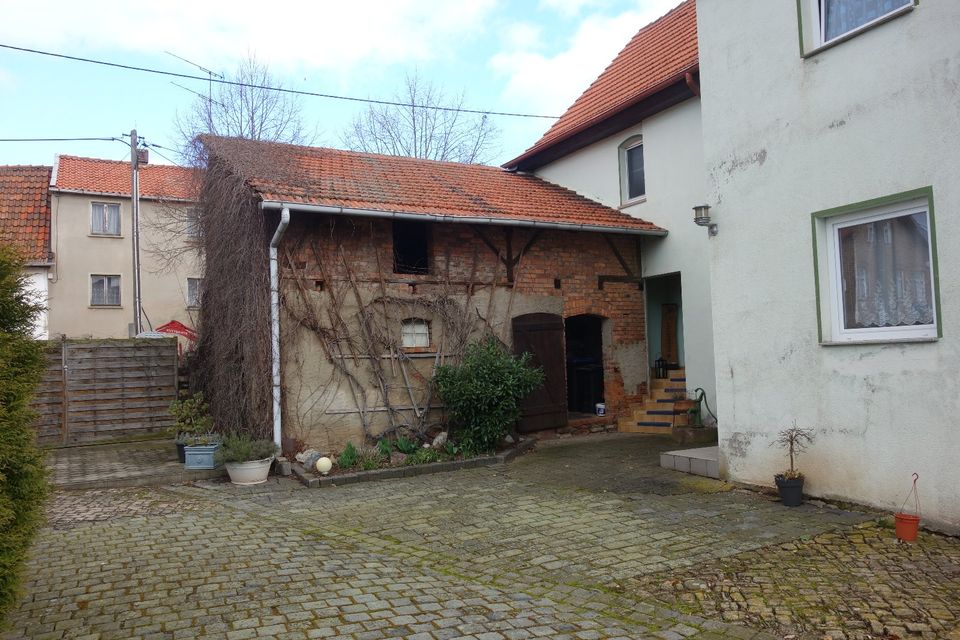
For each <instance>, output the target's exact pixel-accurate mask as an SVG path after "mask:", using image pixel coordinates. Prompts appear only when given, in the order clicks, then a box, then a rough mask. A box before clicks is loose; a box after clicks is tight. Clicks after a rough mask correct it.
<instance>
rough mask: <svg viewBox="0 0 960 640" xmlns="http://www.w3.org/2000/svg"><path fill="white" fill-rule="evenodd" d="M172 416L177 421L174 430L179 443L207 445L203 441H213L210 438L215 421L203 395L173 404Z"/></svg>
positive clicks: (183, 399) (179, 400) (176, 401)
mask: <svg viewBox="0 0 960 640" xmlns="http://www.w3.org/2000/svg"><path fill="white" fill-rule="evenodd" d="M170 415H172V416H173V418H174V420H176V423H175V424H174V425H173V428H174V430H175V431H176V438H177V441H178V442H183V443H186V444H206V443H205V442H201V441H202V440H204V439H206V440H210V439H211V438H210V437H209V436H210V432H211V431H212V430H213V419H212V418H211V417H210V414H209V407H208V406H207V403H206V401H205V400H204V399H203V394H202V393H198V394H196V395H193V396H187V397H183V398H180V399H178V400H174V401H173V402H171V403H170Z"/></svg>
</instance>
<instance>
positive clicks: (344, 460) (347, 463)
mask: <svg viewBox="0 0 960 640" xmlns="http://www.w3.org/2000/svg"><path fill="white" fill-rule="evenodd" d="M359 458H360V454H359V453H358V452H357V448H356V447H355V446H353V443H352V442H348V443H347V446H346V447H344V448H343V451H342V452H341V453H340V455H339V456H338V457H337V466H338V467H340V468H341V469H352V468H353V467H354V465H356V464H357V460H359Z"/></svg>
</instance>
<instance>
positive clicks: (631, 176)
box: [620, 136, 647, 204]
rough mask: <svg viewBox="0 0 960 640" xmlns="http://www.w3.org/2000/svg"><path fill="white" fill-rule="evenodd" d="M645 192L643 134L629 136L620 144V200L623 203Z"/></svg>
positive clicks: (640, 196) (635, 198)
mask: <svg viewBox="0 0 960 640" xmlns="http://www.w3.org/2000/svg"><path fill="white" fill-rule="evenodd" d="M646 194H647V185H646V180H645V178H644V173H643V136H631V137H630V138H627V139H626V140H624V141H623V143H622V144H621V145H620V200H621V202H623V203H624V204H626V203H628V202H632V201H635V200H640V199H642V198H643V197H644V196H645V195H646Z"/></svg>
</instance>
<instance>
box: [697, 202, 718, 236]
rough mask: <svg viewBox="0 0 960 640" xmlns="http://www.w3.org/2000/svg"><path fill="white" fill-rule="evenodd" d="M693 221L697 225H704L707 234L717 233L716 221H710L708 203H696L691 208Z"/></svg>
mask: <svg viewBox="0 0 960 640" xmlns="http://www.w3.org/2000/svg"><path fill="white" fill-rule="evenodd" d="M693 221H694V223H696V224H697V225H698V226H701V227H706V228H707V234H708V235H710V236H711V237H712V236H715V235H717V223H716V222H712V223H711V222H710V205H708V204H698V205H697V206H695V207H694V208H693Z"/></svg>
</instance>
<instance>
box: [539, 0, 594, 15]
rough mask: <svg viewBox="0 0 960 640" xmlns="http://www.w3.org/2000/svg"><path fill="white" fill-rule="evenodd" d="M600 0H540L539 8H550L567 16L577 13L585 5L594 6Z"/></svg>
mask: <svg viewBox="0 0 960 640" xmlns="http://www.w3.org/2000/svg"><path fill="white" fill-rule="evenodd" d="M599 4H601V0H540V8H541V9H552V10H553V11H556V12H558V13H560V14H561V15H563V16H564V17H567V18H572V17H574V16H576V15H578V14H579V13H580V12H581V11H583V9H584V8H586V7H595V6H597V5H599Z"/></svg>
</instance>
